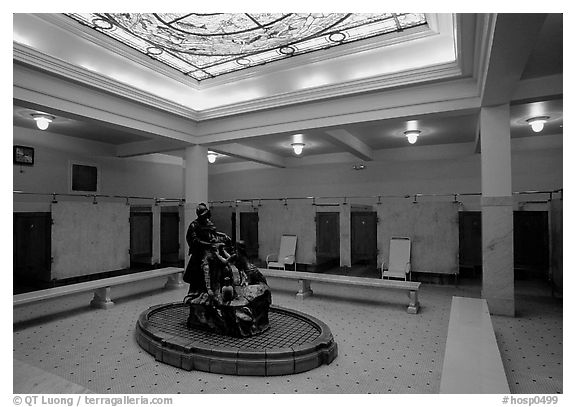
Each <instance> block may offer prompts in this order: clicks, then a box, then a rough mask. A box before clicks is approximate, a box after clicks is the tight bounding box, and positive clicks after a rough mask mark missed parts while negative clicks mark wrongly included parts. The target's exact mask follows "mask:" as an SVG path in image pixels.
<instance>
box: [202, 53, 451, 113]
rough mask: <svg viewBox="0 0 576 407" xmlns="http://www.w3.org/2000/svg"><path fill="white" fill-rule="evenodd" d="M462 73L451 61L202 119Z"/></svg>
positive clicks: (277, 97) (260, 101)
mask: <svg viewBox="0 0 576 407" xmlns="http://www.w3.org/2000/svg"><path fill="white" fill-rule="evenodd" d="M461 76H462V71H461V69H460V67H459V66H458V63H456V62H449V63H445V64H440V65H437V66H430V67H426V68H420V69H415V70H411V71H405V72H399V73H394V74H390V75H385V76H380V77H377V78H367V79H359V80H357V81H350V82H345V83H339V84H335V85H326V86H319V87H316V88H312V89H304V90H300V91H297V92H291V93H285V94H281V95H274V96H270V97H265V98H260V99H257V100H251V101H247V102H240V103H235V104H233V105H229V106H222V107H217V108H212V109H206V110H203V111H201V112H199V114H198V117H199V120H209V119H217V118H220V117H226V116H232V115H237V114H242V113H247V112H253V111H255V110H265V109H274V108H277V107H283V106H287V105H296V104H301V103H306V102H314V101H321V100H323V99H330V98H337V97H343V96H349V95H352V94H361V93H366V92H373V91H377V90H383V89H391V88H396V87H401V86H408V85H416V84H422V83H425V82H432V81H440V80H447V79H454V78H459V77H461Z"/></svg>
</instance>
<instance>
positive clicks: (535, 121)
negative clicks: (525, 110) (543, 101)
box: [526, 116, 550, 133]
mask: <svg viewBox="0 0 576 407" xmlns="http://www.w3.org/2000/svg"><path fill="white" fill-rule="evenodd" d="M548 119H550V117H549V116H538V117H532V118H531V119H528V120H526V121H527V122H528V124H529V125H530V127H532V131H533V132H534V133H540V132H541V131H542V129H544V123H546V121H547V120H548Z"/></svg>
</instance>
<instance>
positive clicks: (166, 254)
mask: <svg viewBox="0 0 576 407" xmlns="http://www.w3.org/2000/svg"><path fill="white" fill-rule="evenodd" d="M179 252H180V216H179V215H178V213H177V212H162V213H161V215H160V260H161V262H162V263H177V262H178V257H179Z"/></svg>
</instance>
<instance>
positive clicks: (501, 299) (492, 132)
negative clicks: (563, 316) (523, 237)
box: [480, 104, 515, 316]
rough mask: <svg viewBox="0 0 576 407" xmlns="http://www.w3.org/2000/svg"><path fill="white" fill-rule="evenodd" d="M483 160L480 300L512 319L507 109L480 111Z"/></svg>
mask: <svg viewBox="0 0 576 407" xmlns="http://www.w3.org/2000/svg"><path fill="white" fill-rule="evenodd" d="M480 138H481V151H482V153H481V161H482V202H481V204H482V297H483V298H485V299H486V301H487V303H488V308H489V310H490V313H492V314H496V315H508V316H514V313H515V306H514V252H513V247H514V246H513V243H514V242H513V223H512V222H513V211H512V210H513V205H512V204H513V201H512V166H511V154H510V106H509V105H507V104H506V105H499V106H491V107H483V108H482V110H481V112H480Z"/></svg>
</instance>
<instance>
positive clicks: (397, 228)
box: [375, 200, 459, 274]
mask: <svg viewBox="0 0 576 407" xmlns="http://www.w3.org/2000/svg"><path fill="white" fill-rule="evenodd" d="M375 207H376V211H377V214H378V218H379V223H378V265H379V266H380V265H381V264H382V263H384V264H388V262H389V250H390V239H391V238H392V237H394V236H398V237H409V238H410V240H411V256H410V257H411V263H412V264H411V266H412V270H413V271H417V272H429V273H439V274H457V273H458V247H459V245H458V205H457V204H456V203H453V202H419V203H412V201H408V200H401V201H394V200H388V201H385V202H383V203H382V204H379V205H375Z"/></svg>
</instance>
